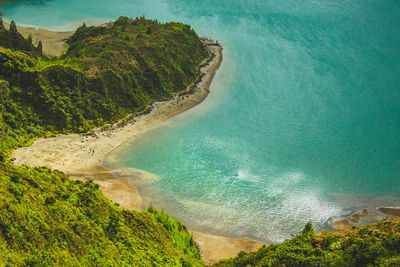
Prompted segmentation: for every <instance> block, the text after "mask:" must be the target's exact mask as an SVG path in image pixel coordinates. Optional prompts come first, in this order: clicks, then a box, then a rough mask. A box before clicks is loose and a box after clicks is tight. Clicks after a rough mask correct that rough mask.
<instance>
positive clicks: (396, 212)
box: [378, 207, 400, 217]
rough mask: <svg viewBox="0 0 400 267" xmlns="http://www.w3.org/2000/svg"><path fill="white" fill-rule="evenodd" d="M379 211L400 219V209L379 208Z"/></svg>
mask: <svg viewBox="0 0 400 267" xmlns="http://www.w3.org/2000/svg"><path fill="white" fill-rule="evenodd" d="M378 210H379V211H380V212H383V213H385V214H387V215H391V216H398V217H400V207H379V208H378Z"/></svg>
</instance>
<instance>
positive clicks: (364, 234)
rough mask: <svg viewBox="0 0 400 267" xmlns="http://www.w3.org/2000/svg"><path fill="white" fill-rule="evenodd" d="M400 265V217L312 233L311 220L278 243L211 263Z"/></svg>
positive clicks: (241, 264) (239, 264)
mask: <svg viewBox="0 0 400 267" xmlns="http://www.w3.org/2000/svg"><path fill="white" fill-rule="evenodd" d="M376 265H379V266H400V218H393V219H386V220H383V221H381V222H379V223H376V224H370V225H366V226H360V227H357V228H355V229H352V230H348V231H339V232H323V233H320V234H317V235H315V234H314V231H313V230H312V226H311V224H307V225H306V227H305V229H304V230H303V232H302V233H301V234H300V235H299V236H297V237H295V238H293V239H291V240H287V241H285V242H283V243H282V244H279V245H270V246H263V247H262V248H260V249H259V250H258V251H257V252H251V253H243V252H242V253H240V254H239V255H238V256H237V257H236V258H233V259H228V260H223V261H221V262H219V263H217V264H215V265H213V266H215V267H217V266H218V267H222V266H376Z"/></svg>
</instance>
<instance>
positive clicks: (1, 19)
mask: <svg viewBox="0 0 400 267" xmlns="http://www.w3.org/2000/svg"><path fill="white" fill-rule="evenodd" d="M2 17H3V13H1V12H0V29H4V24H3V18H2Z"/></svg>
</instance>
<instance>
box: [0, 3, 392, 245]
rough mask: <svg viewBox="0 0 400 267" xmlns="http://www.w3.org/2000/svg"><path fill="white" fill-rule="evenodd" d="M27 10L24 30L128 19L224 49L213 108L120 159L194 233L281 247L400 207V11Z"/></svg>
mask: <svg viewBox="0 0 400 267" xmlns="http://www.w3.org/2000/svg"><path fill="white" fill-rule="evenodd" d="M35 3H36V2H35V1H18V2H16V3H13V2H11V3H8V4H5V5H3V6H2V7H1V10H2V12H3V13H4V16H5V17H6V18H8V19H15V20H16V21H17V23H20V24H28V25H37V26H43V27H48V28H56V29H63V28H64V29H67V28H72V27H74V26H76V25H79V24H81V23H82V21H86V22H89V23H90V22H92V23H99V22H103V21H106V20H110V19H115V18H116V17H118V16H119V15H127V16H132V17H136V16H141V15H145V16H146V17H149V18H158V19H160V20H162V21H170V20H179V21H183V22H185V23H189V24H191V25H192V26H193V27H194V28H195V29H196V31H197V32H198V33H199V34H201V35H203V36H210V37H212V38H214V39H218V40H220V42H221V43H222V44H223V46H224V48H225V50H224V56H225V58H224V63H223V66H222V68H221V69H220V71H219V72H218V74H217V76H216V79H215V81H214V82H213V85H212V93H211V95H210V96H209V98H207V100H206V101H205V102H204V103H202V104H201V105H200V106H198V107H196V108H194V109H192V110H190V111H189V112H187V113H184V114H181V115H179V116H178V117H176V118H174V119H173V120H171V121H170V122H168V123H166V124H164V125H163V126H161V127H159V128H157V129H155V130H154V131H152V132H150V133H149V134H146V135H145V136H143V137H141V138H139V139H138V140H137V141H136V142H134V143H132V144H130V145H127V146H125V147H124V148H122V149H120V150H119V151H117V152H116V153H114V154H113V155H111V156H110V159H109V160H108V163H106V166H111V167H118V168H120V167H130V168H138V169H143V170H146V171H148V172H150V173H153V174H155V175H156V176H157V177H158V179H156V180H148V181H147V182H146V181H143V180H139V179H138V178H135V179H133V180H132V182H133V184H135V185H136V186H138V187H139V190H140V192H141V193H142V195H144V197H145V200H146V202H149V201H152V202H153V204H154V205H155V206H156V207H164V208H165V209H166V210H167V211H168V212H169V213H171V214H173V215H174V216H175V217H178V218H181V219H182V220H183V221H184V222H185V223H186V224H187V225H189V226H190V227H191V228H193V229H197V230H206V231H209V232H213V233H222V234H226V235H232V236H245V237H251V238H254V239H257V240H261V241H270V242H277V241H281V240H283V239H284V238H287V237H290V235H292V234H293V233H296V232H297V231H299V230H300V229H301V228H302V227H303V226H304V224H305V223H306V222H307V221H312V222H313V223H314V225H315V226H316V228H317V229H319V230H321V229H324V228H328V229H329V226H328V223H329V222H330V220H332V218H333V217H335V216H340V215H342V214H345V213H347V212H349V211H350V210H353V209H357V208H360V207H375V206H376V205H397V206H398V205H399V204H400V201H399V199H400V183H399V181H400V180H399V179H400V140H399V137H400V4H399V2H398V1H397V0H390V1H389V0H380V1H371V0H363V1H361V0H346V1H344V0H330V1H326V0H322V1H321V0H318V1H317V0H303V1H298V0H286V1H272V0H260V1H237V0H234V1H232V0H230V1H227V0H220V1H208V0H203V1H196V0H171V1H161V0H151V1H132V0H116V1H105V0H96V1H94V0H87V1H77V0H71V1H62V0H51V1H40V2H39V3H36V4H35Z"/></svg>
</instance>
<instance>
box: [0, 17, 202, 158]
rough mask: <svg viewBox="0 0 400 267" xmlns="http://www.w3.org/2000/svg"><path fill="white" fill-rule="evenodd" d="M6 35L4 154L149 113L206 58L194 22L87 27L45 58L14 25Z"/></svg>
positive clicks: (0, 79)
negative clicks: (60, 51)
mask: <svg viewBox="0 0 400 267" xmlns="http://www.w3.org/2000/svg"><path fill="white" fill-rule="evenodd" d="M0 36H6V37H7V38H9V39H10V40H11V41H10V42H8V41H7V42H6V41H5V43H7V44H11V45H3V47H0V86H1V90H2V97H3V99H4V100H3V101H2V103H1V104H2V105H3V108H4V111H3V113H2V115H3V116H2V117H3V118H2V121H3V122H4V125H5V127H3V128H4V129H5V137H4V139H5V140H6V142H2V144H1V147H2V151H3V152H4V151H8V149H9V148H14V147H17V146H21V145H28V144H29V143H30V142H31V140H32V139H33V138H35V137H39V136H40V137H42V136H50V135H52V134H54V133H60V132H62V133H68V132H86V131H88V130H89V129H91V128H93V127H97V126H101V125H103V124H105V123H110V122H115V121H117V120H119V119H122V118H124V117H125V116H127V115H128V114H130V113H140V112H143V111H145V110H147V109H148V108H149V105H150V104H151V103H152V102H153V101H155V100H163V99H167V98H169V97H170V96H171V95H172V94H174V93H176V92H179V91H183V90H185V89H186V88H187V86H188V85H190V84H191V83H193V82H194V81H195V80H196V78H197V77H198V74H199V73H198V66H199V63H200V62H201V61H202V60H204V59H205V58H206V57H207V56H208V51H207V49H206V47H205V45H204V44H203V43H202V42H201V41H200V39H199V37H198V36H197V34H196V33H195V32H194V31H193V30H192V29H191V28H190V27H189V26H188V25H184V24H181V23H167V24H160V23H158V22H156V21H151V20H146V19H144V18H137V19H134V20H132V19H128V18H126V17H121V18H119V19H118V20H117V21H116V22H115V23H113V24H110V25H108V26H98V27H86V26H84V25H83V26H82V27H80V28H78V30H77V31H76V32H75V34H74V35H73V36H71V38H70V39H69V40H68V41H67V43H68V46H69V48H68V50H67V52H66V54H65V55H63V56H62V57H60V58H47V57H45V56H40V55H39V54H38V51H37V50H38V49H37V48H35V47H33V46H32V45H31V42H30V40H26V39H24V38H23V37H22V36H21V35H20V34H18V33H17V32H15V31H9V30H7V29H4V28H1V29H0ZM0 40H3V39H2V38H0ZM29 49H31V50H29Z"/></svg>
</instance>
